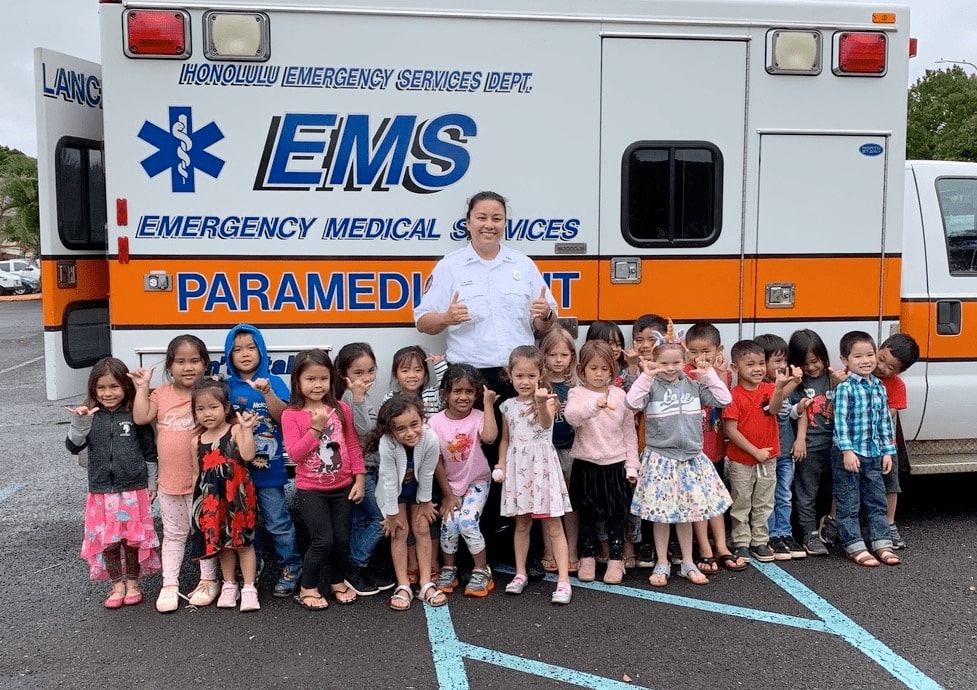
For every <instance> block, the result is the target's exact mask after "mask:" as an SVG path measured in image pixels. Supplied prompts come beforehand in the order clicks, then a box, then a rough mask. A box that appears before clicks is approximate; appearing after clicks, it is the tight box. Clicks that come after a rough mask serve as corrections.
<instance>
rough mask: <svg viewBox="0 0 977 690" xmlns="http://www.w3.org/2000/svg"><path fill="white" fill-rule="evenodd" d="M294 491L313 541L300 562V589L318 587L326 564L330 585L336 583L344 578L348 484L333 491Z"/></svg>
mask: <svg viewBox="0 0 977 690" xmlns="http://www.w3.org/2000/svg"><path fill="white" fill-rule="evenodd" d="M297 494H298V504H299V511H300V512H301V513H302V520H303V521H304V522H305V526H306V528H307V529H308V530H309V537H310V538H311V540H312V541H311V543H310V544H309V550H308V551H306V552H305V562H304V563H303V565H302V588H303V589H317V588H318V587H319V578H320V577H321V576H322V569H323V568H324V567H325V566H326V563H328V564H329V584H332V585H338V584H339V583H340V582H342V581H343V580H344V579H345V578H346V564H347V562H348V561H349V532H350V527H351V526H352V522H353V502H352V501H350V500H349V487H348V486H345V487H343V488H341V489H335V490H333V491H313V490H309V489H299V490H298V492H297Z"/></svg>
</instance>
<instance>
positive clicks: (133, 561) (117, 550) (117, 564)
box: [102, 542, 139, 582]
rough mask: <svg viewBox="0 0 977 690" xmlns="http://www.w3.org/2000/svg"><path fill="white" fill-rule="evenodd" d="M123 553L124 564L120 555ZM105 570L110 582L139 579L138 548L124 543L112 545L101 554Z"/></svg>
mask: <svg viewBox="0 0 977 690" xmlns="http://www.w3.org/2000/svg"><path fill="white" fill-rule="evenodd" d="M123 552H125V563H123V562H122V554H123ZM102 560H104V561H105V570H106V571H108V574H109V579H110V580H112V582H122V581H123V580H125V579H127V578H128V579H130V580H138V579H139V548H138V547H136V546H129V545H128V544H126V543H124V542H123V543H121V544H113V545H112V546H110V547H108V548H107V549H105V550H104V551H103V552H102Z"/></svg>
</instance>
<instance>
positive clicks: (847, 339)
mask: <svg viewBox="0 0 977 690" xmlns="http://www.w3.org/2000/svg"><path fill="white" fill-rule="evenodd" d="M859 343H868V344H870V345H871V346H872V349H873V350H874V349H875V338H873V337H872V336H870V335H869V334H868V333H866V332H865V331H848V332H847V333H845V334H844V335H843V336H841V342H840V343H839V344H838V352H839V353H840V354H841V356H842V357H844V358H845V359H848V355H850V354H851V349H852V348H853V347H855V346H856V345H858V344H859Z"/></svg>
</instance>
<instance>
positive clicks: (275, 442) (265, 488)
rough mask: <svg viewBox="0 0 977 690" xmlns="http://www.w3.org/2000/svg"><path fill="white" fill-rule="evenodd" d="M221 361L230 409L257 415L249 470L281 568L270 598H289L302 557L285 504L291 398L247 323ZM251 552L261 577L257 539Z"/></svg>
mask: <svg viewBox="0 0 977 690" xmlns="http://www.w3.org/2000/svg"><path fill="white" fill-rule="evenodd" d="M224 356H225V359H226V361H227V372H228V379H227V387H228V391H229V393H230V396H229V400H230V403H231V406H232V407H233V408H234V409H235V410H237V411H238V412H242V413H243V412H253V413H254V414H256V415H257V416H258V423H257V425H256V426H255V428H254V441H255V449H256V452H255V457H254V462H253V463H251V464H250V465H249V468H248V469H249V471H250V473H251V480H252V482H253V483H254V487H255V492H256V493H257V497H258V512H259V514H260V515H261V519H262V521H263V523H264V528H265V531H267V532H268V534H269V535H271V538H272V541H273V542H274V544H275V551H277V552H278V558H279V564H280V565H281V567H282V572H281V575H280V576H279V579H278V582H277V583H276V584H275V589H274V591H273V594H274V596H276V597H289V596H291V595H292V593H293V592H294V591H295V588H296V586H297V585H298V582H299V575H300V573H301V570H302V558H301V557H300V556H299V554H298V552H297V551H296V548H295V526H294V525H293V524H292V516H291V514H290V513H289V512H288V507H287V506H286V503H285V485H286V484H288V473H287V472H286V471H285V459H284V454H283V449H284V446H283V444H282V430H281V426H280V424H279V420H281V416H282V410H284V409H285V406H286V404H287V403H286V402H285V401H287V400H288V397H289V392H288V386H286V385H285V382H284V381H282V380H281V379H280V378H279V377H278V376H275V375H273V374H272V373H271V371H270V367H269V365H270V360H269V357H268V349H267V348H266V347H265V340H264V338H263V337H262V336H261V331H259V330H258V329H257V328H255V327H254V326H252V325H250V324H246V323H242V324H238V325H237V326H234V327H233V328H231V330H230V331H229V332H228V333H227V338H226V339H225V341H224ZM254 547H255V553H256V555H257V561H258V564H259V565H258V568H259V572H260V568H261V563H262V557H261V539H255V542H254Z"/></svg>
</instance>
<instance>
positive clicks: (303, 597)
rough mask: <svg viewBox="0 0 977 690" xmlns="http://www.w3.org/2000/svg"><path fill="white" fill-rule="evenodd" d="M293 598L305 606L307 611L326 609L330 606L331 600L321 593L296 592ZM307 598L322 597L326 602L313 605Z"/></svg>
mask: <svg viewBox="0 0 977 690" xmlns="http://www.w3.org/2000/svg"><path fill="white" fill-rule="evenodd" d="M292 599H294V600H295V603H296V604H298V605H299V606H301V607H302V608H304V609H305V610H306V611H325V610H326V609H327V608H329V602H328V601H326V598H325V597H324V596H322V595H321V594H296V595H295V596H293V597H292ZM306 599H322V600H323V601H325V602H326V603H325V605H324V606H313V605H312V604H309V603H307V602H306Z"/></svg>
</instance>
